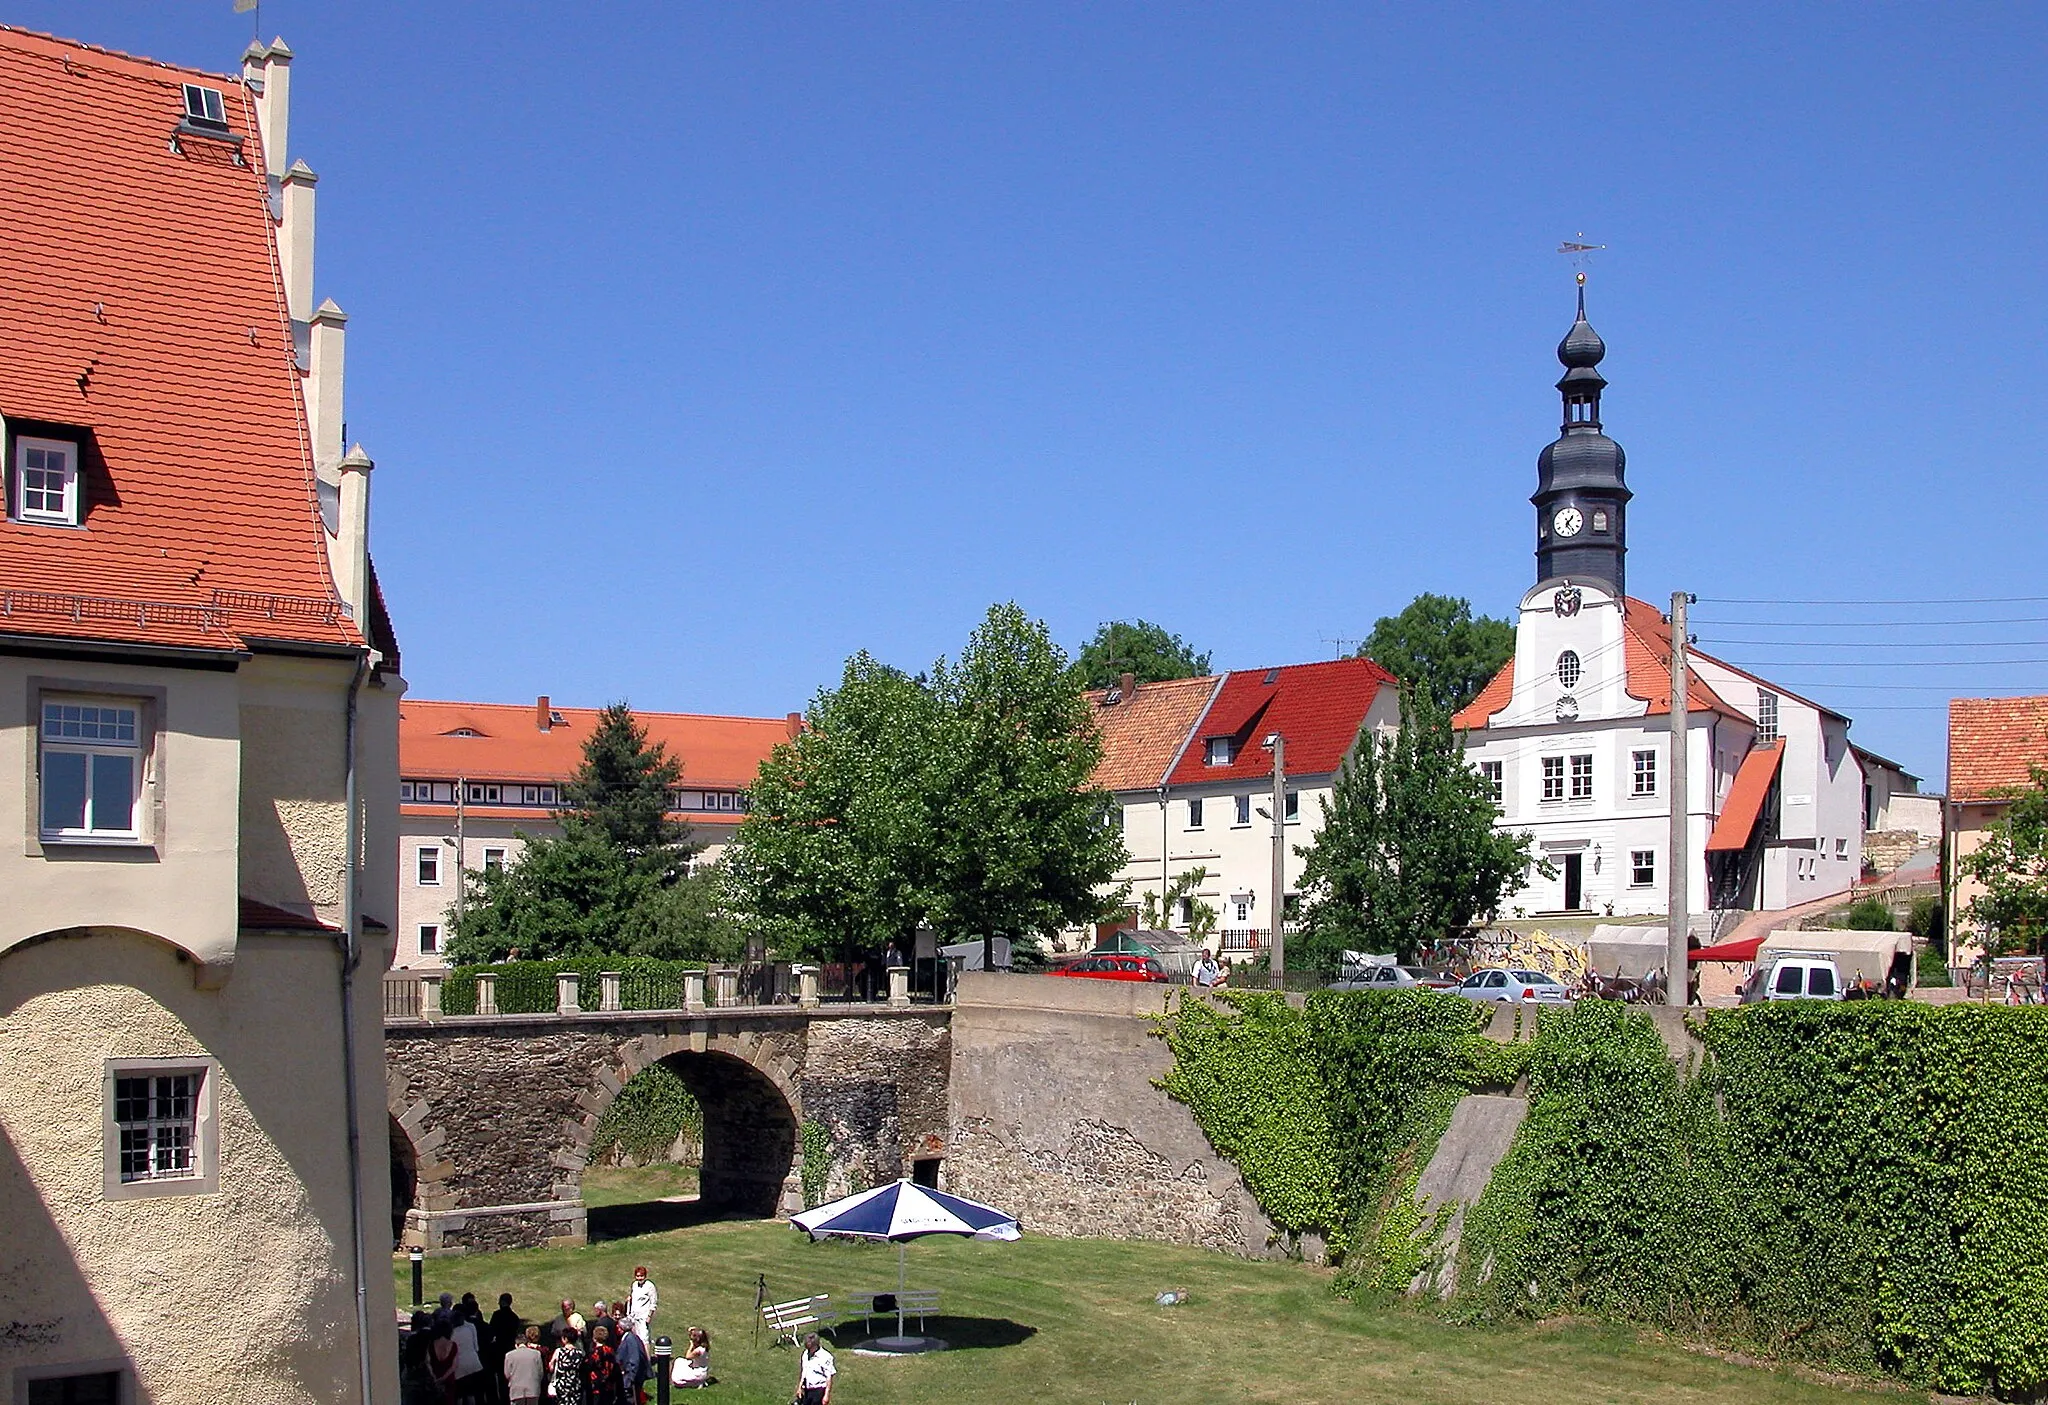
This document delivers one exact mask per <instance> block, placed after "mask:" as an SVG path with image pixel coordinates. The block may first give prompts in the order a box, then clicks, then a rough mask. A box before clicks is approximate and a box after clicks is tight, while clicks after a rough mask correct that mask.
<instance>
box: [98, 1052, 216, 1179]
mask: <svg viewBox="0 0 2048 1405" xmlns="http://www.w3.org/2000/svg"><path fill="white" fill-rule="evenodd" d="M199 1080H200V1075H199V1074H198V1073H197V1072H196V1071H195V1072H191V1073H169V1074H157V1075H154V1076H152V1077H146V1078H117V1079H115V1080H114V1124H115V1126H116V1127H118V1128H119V1129H120V1134H121V1153H120V1154H121V1179H122V1180H123V1181H124V1182H126V1181H161V1180H184V1179H188V1178H190V1177H193V1176H196V1175H197V1174H198V1166H197V1162H196V1161H195V1156H196V1153H197V1150H198V1141H199Z"/></svg>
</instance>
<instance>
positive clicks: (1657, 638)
mask: <svg viewBox="0 0 2048 1405" xmlns="http://www.w3.org/2000/svg"><path fill="white" fill-rule="evenodd" d="M1623 604H1624V606H1625V609H1624V612H1623V614H1622V620H1621V638H1622V654H1623V656H1624V657H1625V658H1626V659H1627V660H1628V678H1627V681H1626V682H1625V683H1624V684H1623V685H1622V686H1623V687H1624V688H1625V689H1626V690H1627V692H1628V695H1629V696H1630V697H1632V698H1639V699H1641V700H1642V701H1643V702H1646V703H1648V704H1649V705H1650V706H1649V709H1648V711H1647V713H1646V714H1645V715H1647V716H1650V717H1656V716H1658V715H1660V714H1662V713H1667V712H1669V711H1671V626H1670V624H1669V623H1667V622H1666V620H1665V619H1664V614H1663V612H1662V611H1661V610H1659V609H1658V608H1657V607H1656V606H1655V605H1652V604H1650V603H1649V602H1648V601H1647V600H1637V599H1635V598H1634V597H1633V596H1631V597H1629V598H1628V599H1627V600H1625V601H1624V602H1623ZM1702 657H1708V656H1705V655H1703V656H1702ZM1714 662H1715V663H1721V661H1720V660H1719V659H1715V660H1714ZM1721 666H1722V667H1723V668H1731V667H1732V665H1728V664H1722V665H1721ZM1733 671H1734V672H1737V673H1741V672H1742V670H1741V669H1734V670H1733ZM1743 676H1744V677H1748V675H1747V674H1744V675H1743ZM1781 691H1782V690H1781ZM1786 696H1787V697H1790V696H1791V694H1789V693H1788V694H1786ZM1801 701H1804V700H1803V699H1802V700H1801ZM1685 705H1686V706H1687V707H1688V708H1689V709H1691V710H1692V711H1694V712H1718V713H1720V714H1721V715H1722V716H1723V717H1736V718H1741V719H1742V720H1744V721H1747V722H1754V721H1755V720H1756V719H1755V718H1753V717H1750V716H1749V715H1748V714H1747V713H1744V712H1743V711H1742V710H1741V709H1739V708H1736V707H1734V706H1731V705H1730V704H1729V703H1727V702H1726V701H1724V700H1723V699H1722V697H1721V695H1720V694H1719V693H1717V692H1715V691H1714V690H1713V688H1712V687H1710V686H1708V684H1707V682H1706V680H1705V679H1703V678H1701V677H1700V676H1699V675H1698V674H1697V673H1691V672H1688V673H1687V674H1686V680H1685Z"/></svg>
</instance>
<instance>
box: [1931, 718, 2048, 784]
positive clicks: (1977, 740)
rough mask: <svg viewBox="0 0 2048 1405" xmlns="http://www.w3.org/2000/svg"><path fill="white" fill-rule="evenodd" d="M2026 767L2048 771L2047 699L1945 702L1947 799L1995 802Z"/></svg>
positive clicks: (2022, 777) (2023, 776) (2024, 779)
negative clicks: (1946, 705)
mask: <svg viewBox="0 0 2048 1405" xmlns="http://www.w3.org/2000/svg"><path fill="white" fill-rule="evenodd" d="M2030 765H2033V766H2048V696H2042V697H2028V698H1951V699H1949V704H1948V794H1949V799H1951V800H1955V801H1965V802H1967V801H1979V800H1989V799H1995V798H1996V797H1997V793H1998V792H1999V791H2000V790H2003V789H2005V788H2007V787H2010V786H2023V785H2026V784H2027V783H2028V780H2029V777H2028V772H2027V767H2028V766H2030Z"/></svg>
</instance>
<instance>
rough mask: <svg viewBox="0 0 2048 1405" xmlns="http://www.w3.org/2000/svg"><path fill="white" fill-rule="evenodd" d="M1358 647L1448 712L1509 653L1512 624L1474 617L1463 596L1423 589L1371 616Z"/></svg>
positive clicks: (1462, 702) (1471, 695)
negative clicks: (1399, 607) (1392, 610)
mask: <svg viewBox="0 0 2048 1405" xmlns="http://www.w3.org/2000/svg"><path fill="white" fill-rule="evenodd" d="M1358 652H1359V653H1360V655H1362V656H1363V657H1365V658H1369V659H1371V660H1372V661H1373V662H1374V663H1377V664H1378V665H1379V666H1380V667H1381V668H1384V669H1385V670H1387V672H1389V673H1391V674H1393V675H1394V676H1395V677H1396V678H1398V679H1400V680H1401V681H1402V682H1403V683H1405V684H1407V685H1408V686H1409V687H1410V688H1411V689H1413V690H1415V691H1416V692H1419V693H1420V694H1422V695H1423V696H1424V697H1426V698H1428V699H1429V700H1430V701H1431V702H1433V703H1434V704H1435V705H1436V706H1437V707H1438V708H1439V709H1440V710H1442V711H1443V712H1444V713H1446V714H1449V713H1453V712H1456V711H1457V710H1458V709H1459V708H1461V707H1463V706H1464V705H1465V704H1466V703H1468V702H1470V701H1472V699H1473V698H1475V697H1477V696H1478V695H1479V690H1480V689H1481V688H1484V687H1485V686H1486V684H1487V682H1488V681H1489V680H1490V679H1491V678H1492V677H1493V675H1494V674H1496V673H1498V672H1500V670H1501V665H1503V664H1505V663H1506V662H1507V661H1508V659H1509V658H1510V657H1511V656H1512V655H1513V654H1514V652H1515V628H1514V626H1513V625H1511V624H1509V623H1508V622H1507V621H1506V620H1496V619H1490V618H1488V617H1487V616H1485V615H1480V616H1478V617H1477V618H1474V617H1473V614H1472V603H1471V602H1470V601H1468V600H1460V599H1457V598H1455V597H1453V596H1449V595H1429V594H1423V595H1418V596H1416V597H1415V598H1414V599H1413V600H1412V601H1410V602H1409V604H1408V608H1407V609H1405V610H1403V611H1401V613H1400V614H1398V615H1385V616H1382V617H1381V618H1380V619H1378V620H1377V621H1375V622H1374V624H1373V627H1372V633H1371V634H1370V635H1368V636H1367V637H1366V641H1365V645H1364V647H1363V648H1361V649H1360V650H1359V651H1358Z"/></svg>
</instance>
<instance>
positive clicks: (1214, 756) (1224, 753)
mask: <svg viewBox="0 0 2048 1405" xmlns="http://www.w3.org/2000/svg"><path fill="white" fill-rule="evenodd" d="M1236 759H1237V747H1236V745H1235V743H1233V742H1232V741H1231V739H1230V738H1229V737H1211V738H1209V764H1210V765H1211V766H1228V765H1229V764H1230V763H1231V762H1232V761H1235V760H1236Z"/></svg>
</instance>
